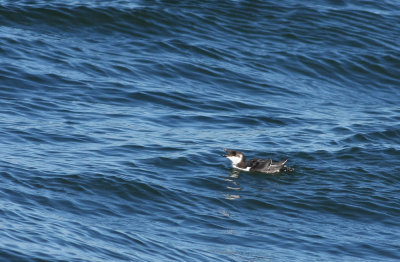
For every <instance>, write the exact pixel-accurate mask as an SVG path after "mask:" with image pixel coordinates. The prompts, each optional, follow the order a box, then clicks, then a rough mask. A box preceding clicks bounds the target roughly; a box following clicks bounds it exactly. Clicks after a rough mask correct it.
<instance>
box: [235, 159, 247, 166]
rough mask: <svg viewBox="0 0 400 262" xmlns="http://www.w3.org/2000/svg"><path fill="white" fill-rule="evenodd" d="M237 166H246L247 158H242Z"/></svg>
mask: <svg viewBox="0 0 400 262" xmlns="http://www.w3.org/2000/svg"><path fill="white" fill-rule="evenodd" d="M236 166H237V167H238V168H245V167H246V160H245V159H244V156H243V158H242V160H241V161H240V162H239V163H237V164H236Z"/></svg>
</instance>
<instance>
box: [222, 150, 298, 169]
mask: <svg viewBox="0 0 400 262" xmlns="http://www.w3.org/2000/svg"><path fill="white" fill-rule="evenodd" d="M224 151H225V152H226V153H227V155H225V154H224V155H222V156H224V157H226V158H228V159H229V160H230V161H231V162H232V166H233V167H234V168H236V169H239V170H242V171H248V172H260V173H265V174H273V173H278V172H289V171H293V170H294V169H293V168H290V167H288V166H286V165H285V163H286V162H287V161H288V159H285V160H282V161H278V162H275V161H272V159H259V158H255V159H250V160H248V161H246V159H245V156H244V154H243V153H242V152H240V151H235V150H229V149H224Z"/></svg>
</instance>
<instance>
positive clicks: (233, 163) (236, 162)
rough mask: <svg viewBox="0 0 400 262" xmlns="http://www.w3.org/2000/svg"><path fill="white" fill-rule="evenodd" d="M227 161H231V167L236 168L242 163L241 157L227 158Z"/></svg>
mask: <svg viewBox="0 0 400 262" xmlns="http://www.w3.org/2000/svg"><path fill="white" fill-rule="evenodd" d="M227 158H228V159H229V160H231V161H232V165H233V166H234V167H236V165H237V164H239V163H240V162H241V161H242V158H243V157H242V156H228V157H227Z"/></svg>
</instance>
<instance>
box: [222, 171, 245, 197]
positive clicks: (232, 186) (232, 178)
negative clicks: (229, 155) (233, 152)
mask: <svg viewBox="0 0 400 262" xmlns="http://www.w3.org/2000/svg"><path fill="white" fill-rule="evenodd" d="M239 174H240V171H238V170H232V171H231V172H230V173H229V178H226V179H225V181H227V182H229V184H228V186H227V187H226V188H227V189H229V190H235V191H240V190H242V189H241V188H240V185H239V183H238V182H237V181H236V180H237V179H238V178H239ZM239 198H240V195H239V194H230V193H228V194H226V195H225V199H228V200H235V199H239Z"/></svg>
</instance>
